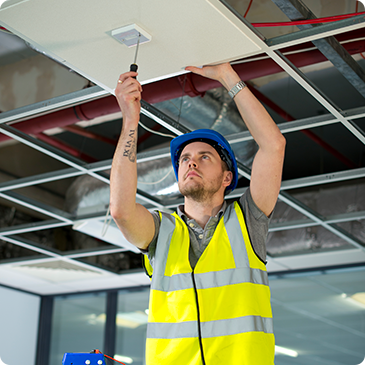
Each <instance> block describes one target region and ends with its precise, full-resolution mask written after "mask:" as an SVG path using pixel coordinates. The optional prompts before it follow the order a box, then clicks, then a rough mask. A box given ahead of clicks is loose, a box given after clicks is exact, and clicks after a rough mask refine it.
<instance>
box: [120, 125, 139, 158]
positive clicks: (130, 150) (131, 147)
mask: <svg viewBox="0 0 365 365" xmlns="http://www.w3.org/2000/svg"><path fill="white" fill-rule="evenodd" d="M136 131H137V130H136V129H135V130H133V129H131V130H130V131H129V140H128V141H127V143H126V144H125V147H124V152H123V156H125V157H128V159H129V161H131V162H135V161H136V155H137V142H136Z"/></svg>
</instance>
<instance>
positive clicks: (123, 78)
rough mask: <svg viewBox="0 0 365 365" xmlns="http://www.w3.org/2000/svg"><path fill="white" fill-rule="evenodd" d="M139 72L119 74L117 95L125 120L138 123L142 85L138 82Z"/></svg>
mask: <svg viewBox="0 0 365 365" xmlns="http://www.w3.org/2000/svg"><path fill="white" fill-rule="evenodd" d="M137 75H138V73H137V72H133V71H129V72H126V73H124V74H122V75H120V76H119V80H118V83H117V87H116V88H115V96H116V98H117V101H118V104H119V107H120V109H121V111H122V114H123V120H125V121H128V122H132V123H133V122H134V123H136V125H137V123H138V121H139V115H140V112H141V93H142V86H141V84H140V83H139V82H138V80H137V79H135V78H134V77H137Z"/></svg>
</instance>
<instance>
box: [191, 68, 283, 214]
mask: <svg viewBox="0 0 365 365" xmlns="http://www.w3.org/2000/svg"><path fill="white" fill-rule="evenodd" d="M186 69H187V70H189V71H192V72H194V73H196V74H199V75H202V76H205V77H208V78H211V79H214V80H217V81H219V82H220V83H221V84H222V85H223V86H224V87H225V88H226V89H227V90H228V91H229V90H231V89H232V88H233V87H234V86H235V85H236V84H237V83H238V82H239V81H240V77H239V76H238V75H237V73H236V72H235V71H234V70H233V69H232V67H231V65H230V64H229V63H225V64H221V65H217V66H206V67H203V68H197V67H187V68H186ZM234 100H235V102H236V105H237V107H238V110H239V112H240V114H241V116H242V118H243V120H244V122H245V124H246V126H247V128H248V130H249V131H250V133H251V135H252V137H253V138H254V140H255V141H256V143H257V144H258V146H259V150H258V152H257V154H256V156H255V158H254V161H253V165H252V172H251V182H250V190H251V195H252V199H253V200H254V202H255V204H256V205H257V206H258V208H260V209H261V211H262V212H263V213H265V214H266V215H267V216H269V215H270V214H271V212H272V211H273V209H274V207H275V204H276V201H277V198H278V194H279V191H280V185H281V176H282V169H283V163H284V153H285V143H286V142H285V138H284V136H283V135H282V134H281V132H280V130H279V128H278V127H277V125H276V124H275V122H274V121H273V120H272V118H271V117H270V115H269V113H268V112H267V111H266V109H265V108H264V107H263V106H262V104H261V103H260V102H259V101H258V100H257V99H256V97H255V96H254V95H253V94H252V93H251V91H250V90H249V89H248V87H245V88H244V89H243V90H241V91H240V92H238V94H236V96H235V97H234Z"/></svg>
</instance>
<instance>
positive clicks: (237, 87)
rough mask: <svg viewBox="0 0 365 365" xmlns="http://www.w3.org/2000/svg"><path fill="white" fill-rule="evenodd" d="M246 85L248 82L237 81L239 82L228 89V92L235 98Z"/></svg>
mask: <svg viewBox="0 0 365 365" xmlns="http://www.w3.org/2000/svg"><path fill="white" fill-rule="evenodd" d="M245 87H246V84H245V83H244V82H243V81H242V80H241V81H239V82H237V84H236V85H234V86H233V87H232V89H231V90H230V91H228V94H229V96H230V97H231V98H232V99H233V98H234V97H235V96H236V95H237V94H238V93H239V92H240V91H241V90H242V89H243V88H245Z"/></svg>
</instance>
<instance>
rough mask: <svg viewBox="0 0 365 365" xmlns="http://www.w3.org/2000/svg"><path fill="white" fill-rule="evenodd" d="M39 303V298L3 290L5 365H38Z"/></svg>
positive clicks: (0, 352) (1, 350)
mask: <svg viewBox="0 0 365 365" xmlns="http://www.w3.org/2000/svg"><path fill="white" fill-rule="evenodd" d="M40 301H41V299H40V297H38V296H37V295H32V294H26V293H23V292H20V291H17V290H12V289H8V288H5V287H1V286H0V358H1V360H2V362H3V363H5V364H7V365H24V364H26V365H35V357H36V349H37V336H38V320H39V307H40ZM0 364H1V365H2V363H1V362H0Z"/></svg>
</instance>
